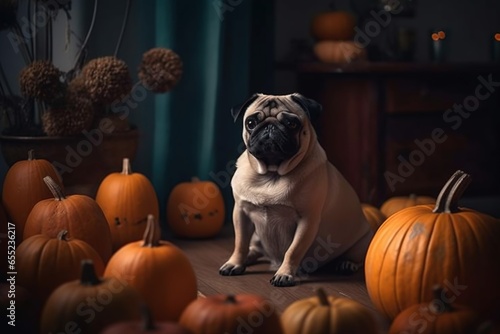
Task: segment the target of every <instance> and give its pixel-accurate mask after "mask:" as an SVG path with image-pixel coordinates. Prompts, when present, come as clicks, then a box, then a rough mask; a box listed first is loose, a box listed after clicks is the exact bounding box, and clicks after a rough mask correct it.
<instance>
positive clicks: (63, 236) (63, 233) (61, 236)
mask: <svg viewBox="0 0 500 334" xmlns="http://www.w3.org/2000/svg"><path fill="white" fill-rule="evenodd" d="M57 240H61V241H68V230H62V231H61V232H59V233H58V234H57Z"/></svg>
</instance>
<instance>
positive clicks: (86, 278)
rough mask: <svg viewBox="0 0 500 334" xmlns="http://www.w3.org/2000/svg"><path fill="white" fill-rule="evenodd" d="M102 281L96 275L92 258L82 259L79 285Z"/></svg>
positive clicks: (95, 283)
mask: <svg viewBox="0 0 500 334" xmlns="http://www.w3.org/2000/svg"><path fill="white" fill-rule="evenodd" d="M101 282H102V281H101V280H100V279H99V277H97V275H96V273H95V268H94V262H93V261H92V260H82V275H81V277H80V284H81V285H98V284H100V283H101Z"/></svg>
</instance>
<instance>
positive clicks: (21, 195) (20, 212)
mask: <svg viewBox="0 0 500 334" xmlns="http://www.w3.org/2000/svg"><path fill="white" fill-rule="evenodd" d="M47 175H48V176H50V177H51V178H52V179H53V180H54V182H55V183H57V185H58V186H59V187H60V188H61V189H63V183H62V179H61V176H60V175H59V173H57V171H56V169H55V168H54V166H53V165H52V164H51V163H50V162H49V161H47V160H45V159H35V153H34V151H33V150H30V151H29V152H28V159H27V160H21V161H18V162H16V163H15V164H13V165H12V166H11V167H10V168H9V170H8V171H7V174H6V175H5V178H4V182H3V191H2V201H3V205H4V208H5V211H6V213H7V216H8V217H10V219H11V222H12V223H14V224H15V225H16V235H17V236H18V243H19V242H21V237H22V235H23V232H24V225H25V223H26V219H27V218H28V215H29V213H30V212H31V209H32V208H33V206H35V204H36V203H38V202H39V201H41V200H42V199H47V198H51V197H52V193H51V192H50V190H49V189H48V188H47V186H46V185H45V183H44V182H43V177H45V176H47Z"/></svg>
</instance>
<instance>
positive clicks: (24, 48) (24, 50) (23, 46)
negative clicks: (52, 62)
mask: <svg viewBox="0 0 500 334" xmlns="http://www.w3.org/2000/svg"><path fill="white" fill-rule="evenodd" d="M12 29H13V33H14V34H16V37H17V39H18V40H19V45H20V46H21V48H20V51H21V56H22V57H23V59H24V62H25V63H26V65H28V64H31V62H32V61H33V56H32V55H31V52H30V50H29V49H28V47H27V45H26V40H25V39H24V37H23V33H22V31H21V27H20V26H19V23H18V22H15V23H14V25H13V26H12Z"/></svg>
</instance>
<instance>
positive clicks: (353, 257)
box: [334, 230, 373, 275]
mask: <svg viewBox="0 0 500 334" xmlns="http://www.w3.org/2000/svg"><path fill="white" fill-rule="evenodd" d="M372 237H373V232H372V231H371V230H369V231H368V232H367V233H366V234H365V235H364V236H363V237H362V238H361V239H360V240H359V241H358V242H356V243H355V244H354V245H353V246H352V247H351V248H349V249H348V250H347V251H346V252H345V253H344V254H342V256H340V257H339V258H338V259H337V260H335V267H334V270H335V272H336V273H338V274H341V275H350V274H354V273H355V272H357V271H358V270H359V269H360V268H362V267H363V264H364V261H365V256H366V251H367V250H368V246H369V245H370V242H371V240H372Z"/></svg>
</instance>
